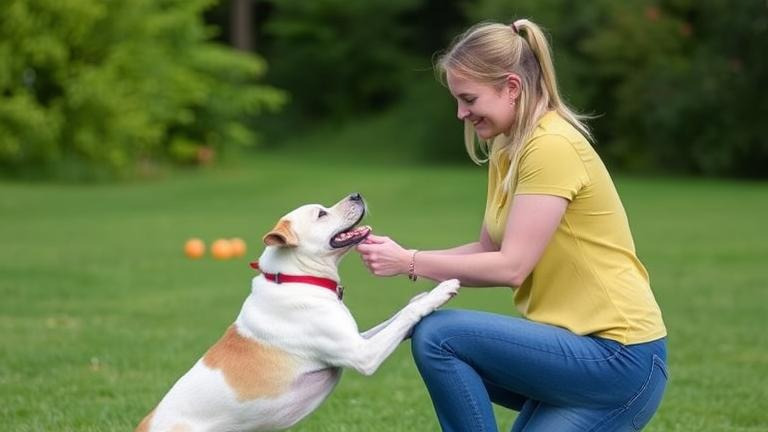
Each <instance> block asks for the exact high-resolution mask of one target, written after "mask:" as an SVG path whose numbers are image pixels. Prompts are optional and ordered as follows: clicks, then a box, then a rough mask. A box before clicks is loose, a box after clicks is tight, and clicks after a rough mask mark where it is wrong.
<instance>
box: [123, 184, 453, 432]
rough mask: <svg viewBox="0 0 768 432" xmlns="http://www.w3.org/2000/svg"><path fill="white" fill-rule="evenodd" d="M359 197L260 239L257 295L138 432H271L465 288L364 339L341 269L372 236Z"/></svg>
mask: <svg viewBox="0 0 768 432" xmlns="http://www.w3.org/2000/svg"><path fill="white" fill-rule="evenodd" d="M365 213H366V204H365V201H364V200H363V198H362V197H361V196H360V195H359V194H351V195H349V196H347V197H345V198H344V199H342V200H341V201H339V202H338V203H336V204H335V205H334V206H333V207H330V208H326V207H323V206H322V205H318V204H310V205H304V206H301V207H299V208H298V209H296V210H294V211H292V212H290V213H288V214H287V215H285V216H284V217H283V218H281V219H280V220H279V221H278V222H277V224H276V225H275V227H274V229H272V230H271V231H269V232H268V233H267V234H266V235H264V237H263V241H264V244H265V245H266V247H265V249H264V252H263V253H262V255H261V256H260V258H259V261H258V265H257V267H258V268H259V270H261V272H262V273H261V274H260V275H258V276H256V277H254V278H253V281H252V290H251V293H250V295H249V296H248V297H247V298H246V300H245V302H244V304H243V306H242V309H241V310H240V314H239V315H238V316H237V319H236V320H235V322H234V323H233V324H232V325H231V326H230V327H229V328H228V330H227V331H226V333H225V334H224V336H222V338H221V339H220V340H219V341H218V342H217V343H216V344H215V345H213V346H212V347H211V348H210V349H209V350H208V351H207V352H206V353H205V355H204V356H203V357H202V358H201V359H200V360H198V361H197V363H196V364H195V365H194V366H193V367H192V369H190V370H189V371H188V372H187V373H186V374H185V375H184V376H182V377H181V378H180V379H179V380H178V381H177V382H176V383H175V384H174V385H173V387H172V388H171V389H170V390H169V391H168V393H167V394H166V395H165V397H163V399H162V400H161V401H160V403H159V404H158V405H157V406H156V407H155V409H154V410H152V411H151V412H150V413H149V414H148V415H147V416H146V417H145V418H144V420H142V422H141V423H140V424H139V426H138V428H137V429H136V432H214V431H215V432H220V431H228V432H235V431H242V432H246V431H247V432H255V431H272V430H281V429H285V428H288V427H290V426H292V425H294V424H296V423H297V422H298V421H300V420H301V419H303V418H304V417H306V416H307V415H309V414H310V413H311V412H312V411H313V410H315V409H316V408H317V407H318V406H319V405H320V404H321V403H322V402H323V401H324V400H325V399H326V398H327V397H328V395H329V394H330V392H331V391H332V390H333V388H334V387H335V386H336V384H337V383H338V382H339V379H340V378H341V370H342V368H351V369H354V370H356V371H357V372H359V373H361V374H363V375H371V374H373V373H374V372H375V371H376V369H377V368H378V367H379V366H380V365H381V363H382V362H383V361H384V360H385V359H386V358H387V357H388V356H389V355H390V354H391V353H392V352H393V351H394V350H395V348H396V347H397V346H398V345H399V344H400V342H402V341H403V340H404V339H406V338H407V337H409V335H410V332H411V330H412V328H413V327H414V326H415V325H416V324H417V323H418V322H419V320H421V318H423V317H424V316H426V315H428V314H430V313H431V312H432V311H434V310H435V309H437V308H439V307H440V306H442V305H443V304H444V303H446V302H447V301H448V300H450V299H451V298H452V297H453V296H455V295H456V294H457V292H458V289H459V282H458V281H457V280H455V279H451V280H447V281H445V282H442V283H440V284H439V285H437V286H436V287H435V288H433V289H432V290H431V291H428V292H425V293H421V294H420V295H417V296H416V297H414V298H413V299H411V301H410V302H409V303H408V304H407V305H406V306H405V307H404V308H403V309H401V310H400V311H399V312H397V313H396V314H395V315H394V316H392V317H391V318H390V319H389V320H387V321H385V322H383V323H381V324H379V325H377V326H375V327H374V328H372V329H370V330H368V331H366V332H364V333H360V332H359V330H358V327H357V323H356V322H355V320H354V318H353V317H352V314H351V313H350V311H349V309H347V307H346V306H345V305H344V303H343V302H342V294H343V289H342V287H341V285H340V284H339V282H338V281H339V275H338V263H339V262H340V260H341V259H342V257H343V256H344V255H345V254H346V253H347V252H348V251H350V250H351V249H352V248H353V247H354V246H355V245H357V244H358V243H360V242H361V241H363V240H364V239H365V238H366V237H367V236H368V234H370V232H371V228H370V227H368V226H358V224H359V223H360V222H361V220H362V219H363V217H364V216H365Z"/></svg>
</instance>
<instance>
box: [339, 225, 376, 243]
mask: <svg viewBox="0 0 768 432" xmlns="http://www.w3.org/2000/svg"><path fill="white" fill-rule="evenodd" d="M355 225H356V224H355ZM355 225H352V226H351V227H349V228H348V229H346V230H344V231H342V232H340V233H338V234H336V235H335V236H333V238H332V239H331V247H332V248H334V249H338V248H343V247H347V246H351V245H356V244H358V243H360V242H361V241H363V240H365V238H366V237H368V234H370V233H371V227H369V226H368V225H363V226H359V227H355Z"/></svg>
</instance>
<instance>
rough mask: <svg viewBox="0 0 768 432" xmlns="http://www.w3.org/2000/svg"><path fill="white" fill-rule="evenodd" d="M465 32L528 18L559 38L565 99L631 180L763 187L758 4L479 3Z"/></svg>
mask: <svg viewBox="0 0 768 432" xmlns="http://www.w3.org/2000/svg"><path fill="white" fill-rule="evenodd" d="M467 16H468V18H469V19H470V21H477V20H484V19H495V20H502V21H504V22H511V20H512V19H514V18H521V17H528V18H531V19H532V20H533V21H535V22H537V23H539V24H541V25H543V26H544V27H545V28H547V29H548V30H549V32H550V34H551V36H552V44H553V49H554V55H555V63H556V64H555V67H556V69H557V72H558V78H559V79H560V84H561V87H562V89H563V91H564V94H565V96H566V97H567V98H568V99H569V100H570V101H571V102H572V103H573V105H574V106H576V107H577V109H581V110H582V111H586V113H590V114H598V115H599V117H598V118H596V119H595V120H594V121H592V122H591V124H592V126H593V127H594V129H595V131H596V135H597V136H598V144H597V145H598V147H599V148H600V150H601V153H603V154H604V155H605V156H607V158H608V159H610V160H611V161H612V162H613V163H614V164H616V165H618V166H620V167H624V168H630V169H636V170H645V171H648V170H658V169H662V170H667V171H675V172H682V173H698V174H707V175H732V176H751V177H766V176H768V170H766V169H765V166H766V164H768V139H766V138H765V134H764V133H763V131H762V126H761V122H762V118H763V117H765V113H766V112H768V97H766V96H765V94H766V93H765V83H766V82H768V58H766V56H765V47H766V46H768V5H766V3H765V2H764V1H762V0H747V1H743V2H724V1H719V0H701V1H694V0H638V1H631V2H617V1H614V0H594V1H591V2H571V1H564V0H516V1H514V2H509V1H505V0H481V1H479V2H477V3H476V4H473V5H472V7H471V8H468V9H467Z"/></svg>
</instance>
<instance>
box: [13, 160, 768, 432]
mask: <svg viewBox="0 0 768 432" xmlns="http://www.w3.org/2000/svg"><path fill="white" fill-rule="evenodd" d="M349 160H351V159H349ZM617 184H618V187H619V190H620V192H621V194H622V197H623V200H624V203H625V206H626V207H627V210H628V212H629V215H630V222H631V225H632V229H633V232H634V235H635V239H636V244H637V248H638V251H639V254H640V256H641V258H642V259H643V260H644V262H645V264H646V265H647V267H648V268H649V270H650V272H651V278H652V283H653V287H654V291H655V293H656V296H657V298H658V300H659V302H660V304H661V306H662V310H663V312H664V317H665V320H666V323H667V326H668V329H669V344H670V361H669V363H670V364H669V366H670V371H671V382H670V386H669V388H668V392H667V394H666V396H665V400H664V402H663V405H662V407H661V410H660V412H659V413H658V415H657V416H656V417H655V418H654V420H653V421H652V423H651V425H650V426H649V427H648V429H647V430H649V431H766V430H768V413H767V411H768V409H767V407H768V405H766V401H768V332H767V331H766V324H765V323H766V319H767V317H768V284H767V283H766V281H767V280H768V277H766V275H767V274H768V271H766V270H765V263H766V261H767V259H768V236H766V234H765V230H764V225H765V221H766V220H768V219H766V215H768V184H766V183H742V182H726V181H712V180H678V179H640V178H623V177H620V178H618V179H617ZM353 191H359V192H361V193H362V194H363V195H364V196H365V197H366V198H367V200H368V202H369V204H370V208H371V214H370V216H369V218H368V220H367V223H369V224H370V225H372V226H373V227H374V229H375V230H376V231H377V232H379V233H385V234H387V235H390V236H392V237H394V238H396V239H398V240H399V241H401V243H403V244H404V245H406V246H409V247H416V248H430V247H445V246H450V245H453V244H458V243H462V242H468V241H472V240H473V239H474V238H475V237H476V235H477V232H478V230H479V223H480V218H481V215H482V208H483V204H484V191H485V169H484V168H471V167H454V168H436V167H432V168H415V167H395V166H375V165H374V166H367V165H363V166H360V165H355V164H351V163H343V162H341V161H339V162H335V163H332V162H331V163H329V162H327V161H309V160H306V159H304V160H302V161H297V160H291V159H289V157H287V156H267V157H265V158H263V159H260V160H254V161H244V162H241V163H240V164H238V165H237V166H234V167H232V166H230V167H228V168H227V169H218V170H211V171H208V172H205V173H203V174H202V175H194V176H193V175H188V174H181V175H178V176H175V177H172V178H170V179H167V180H161V181H153V182H135V183H128V184H107V185H96V186H92V185H91V186H86V185H59V184H19V183H8V182H5V183H0V244H1V245H2V247H0V298H1V300H0V347H1V351H0V425H2V427H1V429H2V430H4V431H6V430H7V431H99V432H103V431H126V430H131V429H132V427H133V426H135V425H136V423H137V422H138V421H139V420H140V419H141V418H142V417H143V415H144V414H145V413H146V412H147V411H148V410H149V409H150V408H151V407H152V406H154V404H155V403H156V402H157V401H158V400H159V398H160V397H161V396H162V395H163V394H164V393H165V391H166V390H167V389H168V388H169V387H170V385H172V384H173V382H174V381H175V380H176V379H177V378H178V377H179V376H180V375H181V374H183V373H184V372H185V371H186V370H187V369H188V368H189V367H190V366H191V365H192V364H193V363H194V362H195V361H196V360H197V358H198V357H199V356H200V355H201V354H202V353H203V352H204V351H205V350H206V349H207V348H208V346H210V345H211V344H212V343H213V342H214V341H215V340H216V339H217V338H218V337H219V336H220V335H221V334H222V333H223V331H224V329H225V328H226V327H227V326H228V325H229V323H230V322H231V321H232V320H233V319H234V318H235V316H236V314H237V312H238V310H239V308H240V305H241V302H242V300H243V299H244V298H245V296H246V295H247V294H248V291H249V288H250V278H251V277H252V276H253V275H254V272H253V271H252V270H251V269H250V268H249V267H248V265H247V262H248V261H247V260H246V259H242V260H237V261H224V262H216V261H213V260H211V259H204V260H201V261H189V260H187V259H186V258H184V256H183V255H182V252H181V249H182V244H183V242H184V240H185V239H186V238H188V237H192V236H199V237H202V238H204V239H206V240H207V241H208V242H210V241H211V240H213V239H215V238H216V237H219V236H222V237H232V236H240V237H243V238H244V239H245V240H246V241H247V242H248V245H249V247H250V250H249V252H248V255H247V256H248V257H249V258H256V257H257V256H258V254H259V253H260V249H261V246H260V239H261V236H262V234H263V233H264V232H265V231H267V230H268V229H269V228H271V227H272V226H273V224H274V223H275V222H276V220H277V219H278V217H280V216H281V215H282V214H284V213H285V212H287V211H288V210H290V209H292V208H294V207H296V206H298V205H299V204H304V203H307V202H320V203H326V204H330V203H333V202H335V201H336V200H338V199H339V198H341V197H342V196H343V195H344V194H346V193H349V192H353ZM342 274H343V275H344V282H345V285H346V288H347V291H346V298H345V301H346V303H347V304H348V306H349V307H350V309H351V310H352V312H353V314H355V316H356V317H357V319H358V322H359V324H360V326H361V328H367V327H369V326H371V325H373V324H375V323H376V322H378V321H381V320H383V319H384V318H386V317H387V316H388V315H389V314H390V313H392V312H394V311H395V310H396V309H398V308H399V307H400V306H401V305H402V304H403V303H404V302H405V301H406V300H407V299H408V298H410V297H411V296H412V295H413V293H414V291H416V290H423V289H427V288H429V287H430V286H431V285H430V284H429V283H427V282H422V281H420V282H418V283H417V284H416V285H413V284H411V283H409V282H408V281H407V280H406V278H404V277H400V278H396V279H374V278H373V277H372V276H370V275H369V274H367V273H366V272H365V271H364V269H363V268H362V265H361V264H360V261H359V259H358V258H357V256H355V255H354V254H353V255H350V256H349V257H348V258H347V259H346V260H345V261H344V263H343V265H342ZM450 307H466V308H479V309H485V310H491V311H497V312H504V313H514V312H513V305H512V298H511V292H510V291H509V290H506V289H502V288H498V289H475V290H473V289H465V290H464V291H462V293H461V294H460V295H459V296H458V297H457V298H456V299H454V301H453V302H452V303H451V304H450ZM498 413H499V422H500V425H501V427H502V428H503V429H508V427H509V426H510V425H511V423H512V421H513V419H514V415H513V414H512V413H509V412H504V411H503V410H499V411H498ZM436 429H437V424H436V422H435V419H434V415H433V412H432V408H431V405H430V402H429V399H428V396H427V394H426V391H425V390H424V388H423V386H422V383H421V380H420V378H419V377H418V374H417V373H416V370H415V367H414V366H413V364H412V361H411V359H410V355H409V348H408V346H407V345H403V346H402V347H400V348H399V349H398V350H397V351H396V353H395V355H393V356H392V357H391V358H390V359H389V360H388V361H387V362H385V364H384V365H383V366H382V368H381V369H380V370H379V371H378V372H377V374H376V375H375V376H373V377H367V378H366V377H362V376H360V375H357V374H356V373H355V372H352V371H347V372H346V373H345V376H344V378H343V379H342V382H341V384H340V385H339V386H338V387H337V389H336V391H335V392H334V393H333V394H332V396H331V397H330V398H329V399H328V401H327V402H326V403H325V404H324V405H323V406H321V407H320V409H319V410H318V411H316V412H315V413H314V414H313V415H311V416H310V417H309V418H308V419H307V420H305V421H303V422H302V423H300V424H299V426H297V427H296V428H294V429H293V430H296V431H334V432H337V431H431V430H436Z"/></svg>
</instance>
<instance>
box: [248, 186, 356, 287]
mask: <svg viewBox="0 0 768 432" xmlns="http://www.w3.org/2000/svg"><path fill="white" fill-rule="evenodd" d="M365 212H366V205H365V201H364V200H363V197H362V196H360V194H357V193H355V194H351V195H349V196H347V197H345V198H344V199H342V200H341V201H339V202H337V203H336V204H335V205H333V206H332V207H325V206H322V205H320V204H308V205H304V206H301V207H299V208H297V209H296V210H293V211H292V212H290V213H288V214H287V215H285V216H283V217H282V218H280V220H279V221H278V222H277V224H276V225H275V227H274V228H273V229H272V230H271V231H269V232H268V233H267V234H265V235H264V244H265V245H266V246H267V248H266V250H265V251H264V254H263V255H262V257H261V258H260V259H259V266H260V267H261V268H262V269H263V270H264V271H267V272H270V273H277V272H281V273H289V272H302V273H309V274H317V273H321V274H325V275H329V276H336V266H337V265H338V262H339V260H340V259H341V257H343V256H344V254H345V253H346V252H348V251H349V250H350V249H351V248H352V247H353V246H355V245H356V244H358V243H360V242H361V241H363V240H364V239H365V238H366V237H367V236H368V234H370V233H371V228H370V227H368V226H360V227H358V226H357V224H358V223H360V221H361V220H362V219H363V217H364V216H365Z"/></svg>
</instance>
